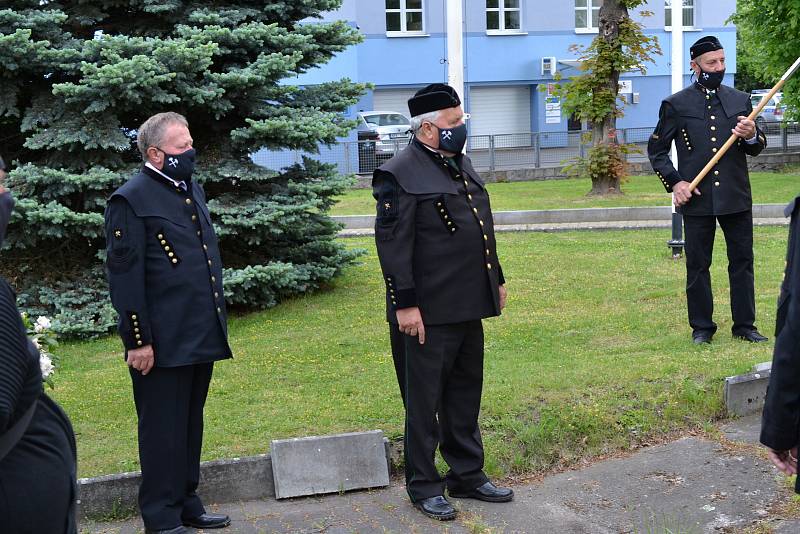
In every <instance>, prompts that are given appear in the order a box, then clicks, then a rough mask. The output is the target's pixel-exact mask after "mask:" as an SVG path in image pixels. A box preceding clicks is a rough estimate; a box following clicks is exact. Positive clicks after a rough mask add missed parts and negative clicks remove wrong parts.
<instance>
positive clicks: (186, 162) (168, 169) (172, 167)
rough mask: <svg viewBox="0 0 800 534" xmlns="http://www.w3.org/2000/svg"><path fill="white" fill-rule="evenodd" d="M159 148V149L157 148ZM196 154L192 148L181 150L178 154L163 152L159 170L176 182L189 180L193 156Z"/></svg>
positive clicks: (192, 169) (192, 168) (192, 166)
mask: <svg viewBox="0 0 800 534" xmlns="http://www.w3.org/2000/svg"><path fill="white" fill-rule="evenodd" d="M156 148H158V147H156ZM159 150H161V149H160V148H159ZM161 152H164V150H161ZM196 154H197V152H196V151H195V149H193V148H190V149H189V150H187V151H185V152H181V153H180V154H170V153H169V152H164V166H163V167H162V168H161V172H163V173H164V174H166V175H167V176H169V177H170V178H172V179H173V180H175V181H176V182H186V181H189V180H191V178H192V173H193V172H194V157H195V155H196Z"/></svg>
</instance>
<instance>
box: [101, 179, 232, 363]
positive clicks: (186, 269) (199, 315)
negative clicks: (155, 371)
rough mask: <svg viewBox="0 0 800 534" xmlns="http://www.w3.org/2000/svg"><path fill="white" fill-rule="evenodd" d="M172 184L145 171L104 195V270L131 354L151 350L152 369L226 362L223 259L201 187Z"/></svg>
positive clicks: (227, 350)
mask: <svg viewBox="0 0 800 534" xmlns="http://www.w3.org/2000/svg"><path fill="white" fill-rule="evenodd" d="M187 186H188V191H183V190H182V189H180V188H177V187H175V186H174V185H173V184H172V183H170V182H169V181H167V180H166V179H165V178H164V177H162V176H160V175H159V174H158V173H156V172H155V171H153V170H152V169H149V168H147V167H144V168H143V169H142V172H140V173H139V174H137V175H136V176H134V177H133V178H131V179H130V180H128V181H127V182H126V183H125V184H124V185H123V186H122V187H120V188H119V189H117V190H116V191H115V192H114V193H113V194H112V195H111V197H110V198H109V201H108V206H107V208H106V235H107V236H108V243H107V253H108V255H107V269H108V279H109V286H110V288H111V301H112V303H113V305H114V308H115V309H116V310H117V312H118V313H119V333H120V336H121V337H122V340H123V343H124V345H125V349H126V353H127V351H128V350H131V349H135V348H137V347H141V346H145V345H148V344H152V345H153V350H154V352H155V365H156V366H157V367H177V366H182V365H192V364H198V363H207V362H213V361H216V360H221V359H225V358H230V357H231V350H230V347H229V346H228V341H227V323H226V311H225V297H224V295H223V292H222V262H221V261H220V251H219V246H218V244H217V237H216V235H215V233H214V229H213V227H212V225H211V216H210V215H209V213H208V208H207V207H206V199H205V193H204V192H203V189H202V188H201V187H200V185H199V184H197V183H195V182H193V181H188V182H187Z"/></svg>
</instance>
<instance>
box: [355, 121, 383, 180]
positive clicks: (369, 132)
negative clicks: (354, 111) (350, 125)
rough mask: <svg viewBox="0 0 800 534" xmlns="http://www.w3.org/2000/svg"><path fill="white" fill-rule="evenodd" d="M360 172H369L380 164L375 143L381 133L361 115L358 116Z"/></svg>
mask: <svg viewBox="0 0 800 534" xmlns="http://www.w3.org/2000/svg"><path fill="white" fill-rule="evenodd" d="M357 132H358V172H360V173H369V172H372V171H374V170H375V167H377V166H378V158H377V157H375V143H377V142H378V139H379V134H378V129H377V128H376V127H375V126H372V125H370V124H367V122H366V121H365V120H364V119H363V118H362V117H361V116H359V117H358V127H357Z"/></svg>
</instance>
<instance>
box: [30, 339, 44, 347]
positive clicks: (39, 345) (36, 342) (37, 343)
mask: <svg viewBox="0 0 800 534" xmlns="http://www.w3.org/2000/svg"><path fill="white" fill-rule="evenodd" d="M31 342H32V343H33V346H34V347H36V348H37V349H39V350H42V345H41V344H40V343H39V340H38V339H37V338H35V337H32V338H31Z"/></svg>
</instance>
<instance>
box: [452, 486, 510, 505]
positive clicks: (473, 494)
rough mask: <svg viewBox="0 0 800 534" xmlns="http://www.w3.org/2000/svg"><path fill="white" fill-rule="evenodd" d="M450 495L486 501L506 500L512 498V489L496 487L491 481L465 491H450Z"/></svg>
mask: <svg viewBox="0 0 800 534" xmlns="http://www.w3.org/2000/svg"><path fill="white" fill-rule="evenodd" d="M450 496H451V497H455V498H456V499H478V500H479V501H486V502H508V501H510V500H511V499H513V498H514V491H513V490H512V489H511V488H498V487H497V486H495V485H494V484H492V483H491V482H487V483H485V484H484V485H482V486H478V487H477V488H475V489H474V490H472V491H468V492H466V493H459V492H451V493H450Z"/></svg>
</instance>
